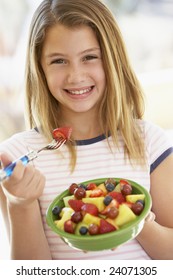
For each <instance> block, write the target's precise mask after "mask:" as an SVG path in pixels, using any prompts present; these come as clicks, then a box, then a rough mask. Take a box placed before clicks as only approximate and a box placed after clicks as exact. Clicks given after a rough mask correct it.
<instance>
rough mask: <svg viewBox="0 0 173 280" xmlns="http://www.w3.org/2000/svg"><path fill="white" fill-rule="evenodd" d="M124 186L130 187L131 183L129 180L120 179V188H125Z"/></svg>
mask: <svg viewBox="0 0 173 280" xmlns="http://www.w3.org/2000/svg"><path fill="white" fill-rule="evenodd" d="M123 185H129V182H128V181H127V180H124V179H120V186H123Z"/></svg>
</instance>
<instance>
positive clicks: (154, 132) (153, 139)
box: [138, 120, 173, 147]
mask: <svg viewBox="0 0 173 280" xmlns="http://www.w3.org/2000/svg"><path fill="white" fill-rule="evenodd" d="M138 123H139V126H140V128H141V130H142V135H143V138H144V141H145V143H146V144H147V146H148V145H153V143H155V145H161V146H165V147H167V146H172V144H173V140H172V139H171V138H170V137H169V136H168V133H167V131H166V130H165V129H163V128H162V127H160V126H158V125H156V124H154V123H152V122H150V121H145V120H139V121H138Z"/></svg>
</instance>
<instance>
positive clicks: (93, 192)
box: [52, 178, 145, 236]
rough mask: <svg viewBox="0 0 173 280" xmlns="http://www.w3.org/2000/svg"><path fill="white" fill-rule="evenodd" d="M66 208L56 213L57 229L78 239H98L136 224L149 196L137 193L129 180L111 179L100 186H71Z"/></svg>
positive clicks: (54, 210) (54, 212)
mask: <svg viewBox="0 0 173 280" xmlns="http://www.w3.org/2000/svg"><path fill="white" fill-rule="evenodd" d="M63 204H64V206H63V207H60V206H59V205H56V206H54V207H53V209H52V213H53V215H54V216H55V217H56V219H55V221H54V223H55V225H56V227H58V228H59V229H60V230H63V231H65V232H68V233H71V234H76V235H83V236H84V235H86V236H87V235H97V234H105V233H109V232H112V231H115V230H118V229H121V228H122V227H123V226H124V225H126V224H128V223H129V222H131V221H134V220H135V219H136V218H137V216H139V215H140V214H141V213H142V211H143V209H144V207H145V194H143V193H137V194H136V193H133V186H132V185H131V183H130V182H129V181H127V180H124V179H120V180H119V182H116V180H115V179H113V178H109V179H106V180H105V181H104V182H103V183H101V184H98V185H97V184H95V183H92V182H90V183H88V184H87V185H84V184H76V183H73V184H71V185H70V186H69V188H68V195H67V196H65V197H64V198H63Z"/></svg>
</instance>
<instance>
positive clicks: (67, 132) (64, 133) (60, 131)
mask: <svg viewBox="0 0 173 280" xmlns="http://www.w3.org/2000/svg"><path fill="white" fill-rule="evenodd" d="M71 133H72V128H71V127H59V128H56V129H54V130H53V138H54V139H55V140H59V139H60V138H64V139H66V140H68V139H69V138H70V136H71Z"/></svg>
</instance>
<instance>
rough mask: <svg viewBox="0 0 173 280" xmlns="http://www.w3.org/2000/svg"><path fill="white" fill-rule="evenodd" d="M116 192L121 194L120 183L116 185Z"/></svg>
mask: <svg viewBox="0 0 173 280" xmlns="http://www.w3.org/2000/svg"><path fill="white" fill-rule="evenodd" d="M114 191H115V192H121V186H120V183H119V184H117V185H116V187H115V189H114Z"/></svg>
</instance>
